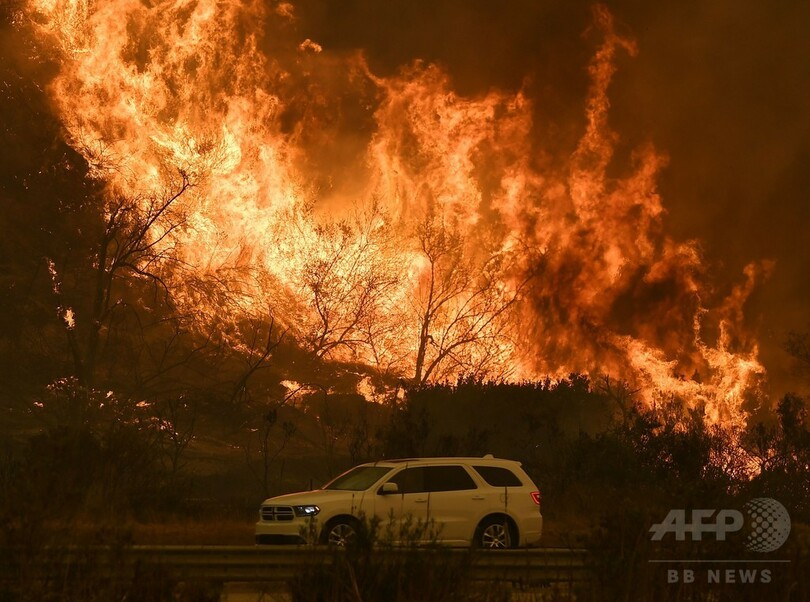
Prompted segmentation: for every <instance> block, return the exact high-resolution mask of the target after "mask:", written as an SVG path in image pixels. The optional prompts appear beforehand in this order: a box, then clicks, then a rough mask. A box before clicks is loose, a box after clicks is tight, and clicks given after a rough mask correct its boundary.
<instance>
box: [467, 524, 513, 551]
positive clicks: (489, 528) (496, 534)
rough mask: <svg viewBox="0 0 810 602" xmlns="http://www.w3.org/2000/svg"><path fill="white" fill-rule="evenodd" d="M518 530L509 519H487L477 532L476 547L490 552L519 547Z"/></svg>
mask: <svg viewBox="0 0 810 602" xmlns="http://www.w3.org/2000/svg"><path fill="white" fill-rule="evenodd" d="M517 540H518V538H517V532H516V529H515V528H514V527H513V526H512V524H511V523H510V521H509V519H507V518H505V517H496V516H492V517H489V518H485V519H484V520H483V521H481V524H479V525H478V528H477V529H476V530H475V542H474V543H475V545H476V546H477V547H479V548H484V549H488V550H505V549H508V548H514V547H517V543H518V541H517Z"/></svg>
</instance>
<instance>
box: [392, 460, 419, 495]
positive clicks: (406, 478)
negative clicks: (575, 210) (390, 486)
mask: <svg viewBox="0 0 810 602" xmlns="http://www.w3.org/2000/svg"><path fill="white" fill-rule="evenodd" d="M388 482H389V483H396V484H397V487H398V488H399V492H400V493H422V492H424V491H427V489H426V488H425V467H423V466H420V467H415V468H406V469H405V470H402V471H400V472H398V473H397V474H395V475H394V476H393V477H391V478H390V479H389V480H388Z"/></svg>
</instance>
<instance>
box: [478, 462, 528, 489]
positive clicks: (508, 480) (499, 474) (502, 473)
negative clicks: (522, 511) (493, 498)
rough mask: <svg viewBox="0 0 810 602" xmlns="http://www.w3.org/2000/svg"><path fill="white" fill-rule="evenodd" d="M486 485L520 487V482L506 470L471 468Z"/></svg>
mask: <svg viewBox="0 0 810 602" xmlns="http://www.w3.org/2000/svg"><path fill="white" fill-rule="evenodd" d="M473 468H474V469H475V472H477V473H478V474H480V475H481V478H482V479H484V480H485V481H486V482H487V484H488V485H492V486H493V487H521V486H522V485H523V483H522V482H521V480H520V479H519V478H518V477H517V475H515V473H513V472H512V471H511V470H509V469H508V468H503V467H501V466H473Z"/></svg>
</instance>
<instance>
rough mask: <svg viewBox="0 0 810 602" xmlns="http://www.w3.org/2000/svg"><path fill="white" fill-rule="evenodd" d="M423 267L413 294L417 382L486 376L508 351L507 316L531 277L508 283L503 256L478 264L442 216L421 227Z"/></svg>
mask: <svg viewBox="0 0 810 602" xmlns="http://www.w3.org/2000/svg"><path fill="white" fill-rule="evenodd" d="M416 239H417V241H418V244H419V250H420V251H421V255H422V257H423V258H424V269H423V271H422V275H421V279H420V281H419V284H418V290H417V294H416V295H415V296H414V302H413V311H414V313H415V315H416V319H417V324H418V339H417V346H416V357H415V361H414V371H413V380H414V382H416V383H417V384H421V383H425V382H427V381H429V380H431V379H435V378H437V377H439V378H440V377H444V376H449V375H450V374H453V373H456V374H457V373H466V374H474V375H483V374H486V373H487V372H488V371H489V370H490V369H491V368H492V367H493V366H494V365H497V364H499V363H501V360H502V359H503V358H502V357H501V356H502V354H503V352H504V348H505V347H508V330H507V329H508V324H509V322H508V320H506V319H505V318H506V314H507V312H508V311H509V310H510V308H511V307H512V306H513V305H514V304H515V302H516V301H517V300H518V296H519V294H520V290H521V289H522V288H523V286H525V284H526V282H527V281H528V278H526V279H524V280H523V281H522V282H520V283H519V284H518V285H517V286H515V287H508V286H506V285H505V284H504V281H503V277H504V275H505V274H506V271H507V270H506V266H504V264H503V262H504V258H503V257H502V256H501V255H499V254H497V253H493V254H490V255H488V256H485V257H484V258H483V259H481V260H478V261H476V260H475V259H474V258H473V257H471V253H470V252H469V251H467V250H466V249H465V244H464V239H463V237H462V236H461V235H460V234H459V233H458V231H457V230H455V229H453V228H452V227H451V226H449V225H448V224H447V223H446V222H445V221H444V220H443V219H442V218H439V217H435V216H433V215H428V216H427V217H426V218H425V219H424V220H423V221H422V222H421V223H420V224H419V225H418V227H417V228H416Z"/></svg>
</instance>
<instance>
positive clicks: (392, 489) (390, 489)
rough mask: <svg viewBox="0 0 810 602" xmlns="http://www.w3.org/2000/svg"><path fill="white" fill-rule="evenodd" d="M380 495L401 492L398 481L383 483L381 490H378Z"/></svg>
mask: <svg viewBox="0 0 810 602" xmlns="http://www.w3.org/2000/svg"><path fill="white" fill-rule="evenodd" d="M377 493H378V494H379V495H389V494H391V493H399V486H398V485H397V484H396V483H392V482H391V481H388V482H387V483H383V485H382V487H380V490H379V491H378V492H377Z"/></svg>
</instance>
